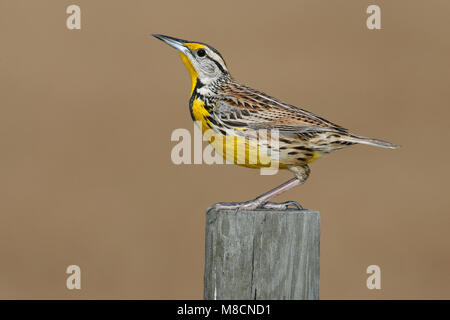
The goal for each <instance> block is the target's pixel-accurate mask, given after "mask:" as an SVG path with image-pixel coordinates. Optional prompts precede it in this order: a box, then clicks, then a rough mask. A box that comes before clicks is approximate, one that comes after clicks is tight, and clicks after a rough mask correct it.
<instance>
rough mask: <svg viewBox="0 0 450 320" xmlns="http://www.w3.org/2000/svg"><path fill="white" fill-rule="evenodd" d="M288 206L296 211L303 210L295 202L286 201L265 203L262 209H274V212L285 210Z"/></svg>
mask: <svg viewBox="0 0 450 320" xmlns="http://www.w3.org/2000/svg"><path fill="white" fill-rule="evenodd" d="M289 206H293V207H295V208H296V209H303V207H302V206H301V205H300V204H299V203H298V202H295V201H286V202H280V203H278V202H266V203H265V204H264V205H263V206H262V208H263V209H274V210H287V209H289Z"/></svg>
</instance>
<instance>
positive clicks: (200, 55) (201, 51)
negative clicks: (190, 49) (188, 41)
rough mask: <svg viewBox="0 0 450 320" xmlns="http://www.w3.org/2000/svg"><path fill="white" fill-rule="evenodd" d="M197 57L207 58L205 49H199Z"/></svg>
mask: <svg viewBox="0 0 450 320" xmlns="http://www.w3.org/2000/svg"><path fill="white" fill-rule="evenodd" d="M197 55H198V56H199V57H200V58H201V57H204V56H206V51H205V50H203V49H199V50H197Z"/></svg>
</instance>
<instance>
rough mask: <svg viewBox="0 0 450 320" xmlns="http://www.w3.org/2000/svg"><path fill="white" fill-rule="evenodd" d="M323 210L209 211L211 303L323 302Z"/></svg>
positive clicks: (207, 263)
mask: <svg viewBox="0 0 450 320" xmlns="http://www.w3.org/2000/svg"><path fill="white" fill-rule="evenodd" d="M319 249H320V214H319V212H317V211H310V210H297V209H289V210H285V211H276V210H254V211H236V210H215V209H213V208H210V209H208V210H207V212H206V259H205V289H204V297H205V299H255V300H263V299H319Z"/></svg>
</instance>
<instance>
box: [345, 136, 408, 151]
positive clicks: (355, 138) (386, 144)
mask: <svg viewBox="0 0 450 320" xmlns="http://www.w3.org/2000/svg"><path fill="white" fill-rule="evenodd" d="M340 140H341V141H346V142H351V143H360V144H367V145H369V146H375V147H381V148H389V149H397V148H399V147H400V146H398V145H396V144H393V143H390V142H387V141H383V140H378V139H373V138H367V137H362V136H357V135H355V134H351V135H347V136H342V137H340Z"/></svg>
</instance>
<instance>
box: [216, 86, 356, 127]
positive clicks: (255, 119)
mask: <svg viewBox="0 0 450 320" xmlns="http://www.w3.org/2000/svg"><path fill="white" fill-rule="evenodd" d="M214 113H215V115H216V116H217V117H218V118H219V119H220V121H221V122H223V123H224V124H225V125H227V126H233V127H248V128H252V129H272V128H277V129H279V130H281V131H290V132H295V131H300V132H306V131H308V132H324V131H331V132H339V133H346V132H348V131H347V129H345V128H343V127H341V126H339V125H337V124H334V123H332V122H330V121H328V120H326V119H324V118H322V117H319V116H317V115H315V114H313V113H311V112H309V111H307V110H304V109H300V108H298V107H295V106H293V105H289V104H286V103H283V102H281V101H279V100H278V99H276V98H273V97H271V96H268V95H266V94H265V93H263V92H260V91H257V90H254V89H252V88H249V87H247V86H243V85H241V84H239V83H236V82H234V81H230V82H228V83H225V84H223V86H222V87H221V90H220V99H219V101H218V103H217V106H216V110H215V112H214Z"/></svg>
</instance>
